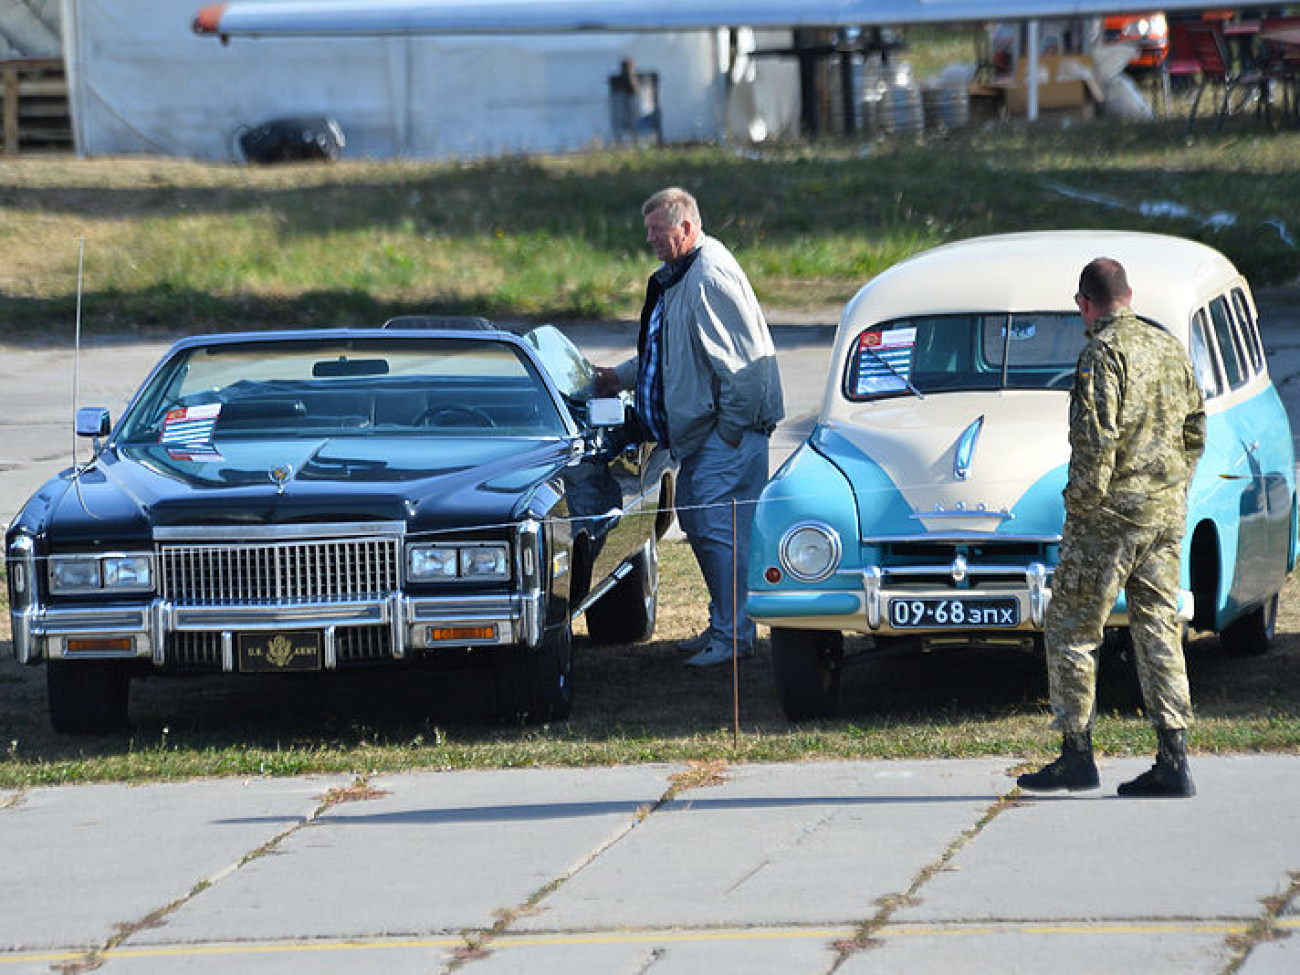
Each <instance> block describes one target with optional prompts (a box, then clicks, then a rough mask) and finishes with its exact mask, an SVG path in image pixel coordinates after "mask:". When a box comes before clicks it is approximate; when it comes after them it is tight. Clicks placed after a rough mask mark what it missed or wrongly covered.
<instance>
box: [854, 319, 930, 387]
mask: <svg viewBox="0 0 1300 975" xmlns="http://www.w3.org/2000/svg"><path fill="white" fill-rule="evenodd" d="M915 348H916V329H915V327H913V328H895V329H890V330H889V331H888V332H863V333H862V336H861V337H860V338H859V339H858V363H857V373H858V377H857V384H856V386H855V388H854V390H853V394H854V395H855V396H874V395H876V394H877V393H896V392H900V391H902V390H905V389H907V383H908V379H909V378H910V377H911V374H912V350H913V349H915Z"/></svg>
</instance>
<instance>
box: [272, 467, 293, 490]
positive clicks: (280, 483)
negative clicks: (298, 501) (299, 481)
mask: <svg viewBox="0 0 1300 975" xmlns="http://www.w3.org/2000/svg"><path fill="white" fill-rule="evenodd" d="M266 474H267V476H268V477H269V478H270V479H271V483H272V484H274V485H275V486H276V488H278V489H279V493H280V494H284V489H285V488H286V487H288V485H289V479H290V478H292V477H293V465H292V464H281V465H280V466H279V467H272V468H271V469H270V470H269V471H267V472H266Z"/></svg>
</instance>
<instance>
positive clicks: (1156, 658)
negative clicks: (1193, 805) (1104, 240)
mask: <svg viewBox="0 0 1300 975" xmlns="http://www.w3.org/2000/svg"><path fill="white" fill-rule="evenodd" d="M1074 298H1075V302H1076V303H1077V304H1078V306H1079V313H1080V315H1081V317H1082V318H1083V322H1084V325H1085V326H1086V327H1087V334H1088V344H1087V345H1086V346H1085V347H1084V349H1083V351H1082V352H1081V353H1080V354H1079V362H1078V366H1077V368H1076V370H1075V375H1074V389H1073V391H1072V392H1071V394H1070V470H1069V479H1068V482H1067V484H1066V488H1065V528H1064V531H1063V533H1062V537H1061V551H1060V560H1059V561H1058V563H1057V566H1056V572H1055V575H1054V577H1053V582H1052V601H1051V603H1050V605H1049V606H1048V610H1047V619H1046V631H1047V632H1046V640H1047V667H1048V683H1049V686H1050V689H1051V697H1052V711H1053V712H1054V714H1055V719H1054V721H1053V726H1054V727H1056V728H1058V729H1059V730H1060V731H1061V733H1062V739H1063V742H1062V746H1061V755H1060V757H1059V758H1057V759H1056V760H1055V761H1053V762H1052V763H1050V764H1049V765H1046V766H1044V767H1043V768H1041V769H1039V770H1038V771H1036V772H1030V773H1026V774H1024V775H1022V776H1020V778H1019V779H1018V780H1017V783H1018V784H1019V785H1020V786H1021V788H1024V789H1029V790H1034V791H1053V790H1059V789H1069V790H1071V791H1074V790H1078V789H1093V788H1096V787H1097V786H1098V785H1099V784H1100V778H1099V776H1098V774H1097V765H1096V762H1095V761H1094V760H1093V754H1092V718H1093V711H1094V707H1095V703H1096V687H1097V671H1096V658H1095V657H1094V655H1093V652H1094V650H1095V649H1096V648H1097V647H1098V646H1099V645H1100V643H1101V640H1102V633H1103V628H1104V626H1105V622H1106V618H1107V616H1108V615H1109V614H1110V611H1111V608H1112V607H1113V606H1114V605H1115V599H1116V597H1117V596H1118V595H1119V591H1120V589H1121V588H1122V589H1124V590H1125V592H1126V593H1127V595H1128V614H1129V626H1130V629H1131V633H1132V637H1133V647H1134V650H1135V651H1136V653H1137V663H1138V677H1139V679H1140V681H1141V683H1142V697H1143V700H1144V701H1145V703H1146V710H1147V715H1148V716H1149V717H1150V719H1151V721H1152V723H1153V724H1154V725H1155V727H1156V731H1157V734H1158V736H1159V739H1160V745H1159V751H1158V753H1157V756H1156V763H1155V765H1154V766H1153V767H1152V768H1151V769H1150V770H1149V771H1147V772H1144V773H1143V774H1142V775H1140V776H1138V777H1137V778H1136V779H1134V780H1132V781H1131V782H1125V783H1124V784H1123V785H1121V786H1120V787H1119V793H1120V795H1128V796H1192V795H1195V794H1196V787H1195V786H1194V785H1193V783H1192V777H1191V773H1190V772H1189V771H1188V768H1187V744H1186V728H1187V725H1188V723H1189V722H1190V721H1191V717H1192V705H1191V697H1190V694H1189V692H1188V687H1187V670H1186V666H1185V663H1184V661H1183V648H1182V627H1181V625H1180V623H1179V620H1178V602H1177V599H1178V596H1177V594H1178V579H1179V550H1180V548H1181V545H1182V537H1183V532H1184V526H1185V522H1186V519H1187V488H1188V485H1189V483H1190V482H1191V478H1192V473H1193V471H1194V470H1195V468H1196V462H1197V460H1198V459H1199V458H1200V456H1201V451H1202V450H1203V449H1204V447H1205V406H1204V402H1203V400H1202V398H1201V392H1200V389H1199V387H1198V386H1197V384H1196V378H1195V376H1194V374H1193V372H1192V365H1191V362H1190V361H1189V360H1188V357H1187V353H1186V352H1185V351H1184V350H1183V347H1182V345H1181V344H1180V343H1179V342H1178V341H1177V340H1176V339H1175V338H1173V336H1171V335H1169V334H1168V333H1167V332H1165V331H1164V330H1163V329H1161V328H1159V327H1158V326H1154V325H1150V324H1148V323H1146V322H1144V321H1142V320H1140V319H1139V318H1138V317H1137V316H1136V315H1135V314H1134V313H1133V311H1132V309H1131V308H1130V307H1129V304H1130V302H1131V300H1132V292H1131V291H1130V289H1129V286H1128V280H1127V276H1126V275H1125V272H1124V268H1123V266H1121V265H1120V264H1119V262H1117V261H1114V260H1111V259H1110V258H1104V257H1102V258H1097V259H1096V260H1095V261H1093V262H1091V263H1090V264H1089V265H1088V266H1087V267H1085V268H1084V269H1083V273H1082V274H1081V275H1080V277H1079V292H1078V294H1076V295H1075V296H1074Z"/></svg>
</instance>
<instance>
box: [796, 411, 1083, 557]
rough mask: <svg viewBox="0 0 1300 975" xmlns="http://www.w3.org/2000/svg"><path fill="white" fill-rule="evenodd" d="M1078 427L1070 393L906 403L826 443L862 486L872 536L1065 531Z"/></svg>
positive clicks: (865, 414)
mask: <svg viewBox="0 0 1300 975" xmlns="http://www.w3.org/2000/svg"><path fill="white" fill-rule="evenodd" d="M1068 426H1069V394H1068V393H1062V392H1056V391H1038V390H1008V391H1001V392H989V393H961V394H946V395H945V394H937V395H930V396H927V397H925V399H918V398H916V397H900V398H897V399H890V400H886V401H877V402H874V403H869V404H864V405H863V406H862V407H861V409H859V410H857V411H855V412H854V413H853V414H851V415H850V416H849V417H848V418H847V422H846V420H841V419H837V420H835V421H833V422H831V423H828V424H826V425H825V426H824V427H822V431H823V432H822V434H821V436H820V439H819V442H818V443H817V447H818V449H819V450H821V451H822V452H823V453H824V454H826V455H827V456H828V457H830V459H831V460H832V461H834V462H835V463H836V465H837V466H839V467H840V468H841V469H842V470H843V471H844V472H845V474H846V475H848V477H849V479H850V481H851V482H852V483H853V484H854V488H855V491H856V492H857V493H858V507H859V510H860V519H861V523H862V525H861V527H862V533H863V536H864V537H869V536H872V535H877V534H891V535H894V534H908V533H916V532H921V531H926V532H930V533H951V532H972V531H973V532H992V531H996V532H1008V533H1013V534H1035V535H1037V534H1049V535H1059V534H1060V531H1061V523H1062V519H1063V517H1064V515H1063V508H1062V501H1061V490H1062V489H1063V488H1064V486H1065V476H1066V473H1067V468H1068V464H1069V460H1070V446H1069V438H1068ZM873 495H875V496H874V497H873ZM900 521H901V523H900Z"/></svg>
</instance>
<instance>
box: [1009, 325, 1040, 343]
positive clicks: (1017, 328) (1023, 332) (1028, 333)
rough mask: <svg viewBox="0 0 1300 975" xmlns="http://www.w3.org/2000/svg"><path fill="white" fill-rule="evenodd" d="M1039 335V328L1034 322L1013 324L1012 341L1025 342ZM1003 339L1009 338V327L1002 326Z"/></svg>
mask: <svg viewBox="0 0 1300 975" xmlns="http://www.w3.org/2000/svg"><path fill="white" fill-rule="evenodd" d="M1037 334H1038V326H1037V325H1035V324H1034V323H1033V322H1012V324H1011V341H1012V342H1024V341H1026V340H1028V339H1032V338H1033V337H1034V336H1035V335H1037ZM1002 337H1003V338H1006V337H1007V327H1006V326H1005V325H1003V326H1002Z"/></svg>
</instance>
